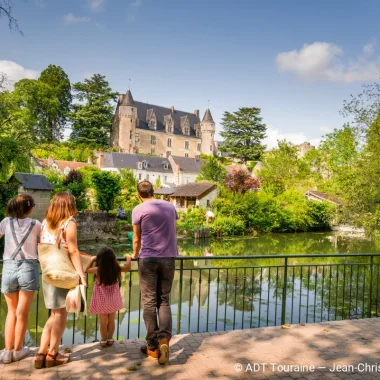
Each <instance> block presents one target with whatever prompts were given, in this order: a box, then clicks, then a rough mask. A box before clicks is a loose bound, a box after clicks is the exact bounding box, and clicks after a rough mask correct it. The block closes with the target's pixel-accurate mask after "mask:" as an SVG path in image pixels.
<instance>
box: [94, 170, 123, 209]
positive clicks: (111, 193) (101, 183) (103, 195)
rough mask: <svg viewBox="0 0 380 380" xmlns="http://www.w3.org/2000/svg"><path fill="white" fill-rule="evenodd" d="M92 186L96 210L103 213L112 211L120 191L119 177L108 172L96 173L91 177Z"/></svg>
mask: <svg viewBox="0 0 380 380" xmlns="http://www.w3.org/2000/svg"><path fill="white" fill-rule="evenodd" d="M92 184H93V186H94V188H95V192H96V193H95V198H96V202H97V205H98V208H99V209H100V210H103V211H110V210H112V209H113V208H114V207H115V200H116V198H117V197H118V195H119V193H120V189H121V185H120V176H119V175H117V174H114V173H111V172H108V171H99V172H98V171H96V172H94V173H93V175H92Z"/></svg>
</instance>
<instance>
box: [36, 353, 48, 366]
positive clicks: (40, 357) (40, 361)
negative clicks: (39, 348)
mask: <svg viewBox="0 0 380 380" xmlns="http://www.w3.org/2000/svg"><path fill="white" fill-rule="evenodd" d="M46 355H47V354H43V353H42V352H39V353H38V354H37V355H36V356H35V359H34V367H35V368H37V369H41V368H43V367H45V359H46Z"/></svg>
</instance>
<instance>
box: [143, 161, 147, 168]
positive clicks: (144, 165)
mask: <svg viewBox="0 0 380 380" xmlns="http://www.w3.org/2000/svg"><path fill="white" fill-rule="evenodd" d="M142 164H143V168H144V169H146V168H147V167H148V161H143V163H142Z"/></svg>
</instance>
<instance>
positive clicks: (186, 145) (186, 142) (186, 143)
mask: <svg viewBox="0 0 380 380" xmlns="http://www.w3.org/2000/svg"><path fill="white" fill-rule="evenodd" d="M189 145H190V143H189V142H188V141H185V149H189Z"/></svg>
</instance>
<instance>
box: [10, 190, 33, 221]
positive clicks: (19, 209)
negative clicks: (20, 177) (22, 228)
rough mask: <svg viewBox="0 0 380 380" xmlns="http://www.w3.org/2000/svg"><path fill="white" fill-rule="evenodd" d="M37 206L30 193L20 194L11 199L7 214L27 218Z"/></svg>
mask: <svg viewBox="0 0 380 380" xmlns="http://www.w3.org/2000/svg"><path fill="white" fill-rule="evenodd" d="M34 206H35V204H34V199H33V197H32V196H31V195H30V194H26V193H24V194H20V195H19V196H17V197H16V198H13V199H11V200H9V202H8V204H7V209H6V214H7V216H11V217H14V218H19V219H22V218H25V216H26V215H28V214H29V213H30V211H32V208H33V207H34Z"/></svg>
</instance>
